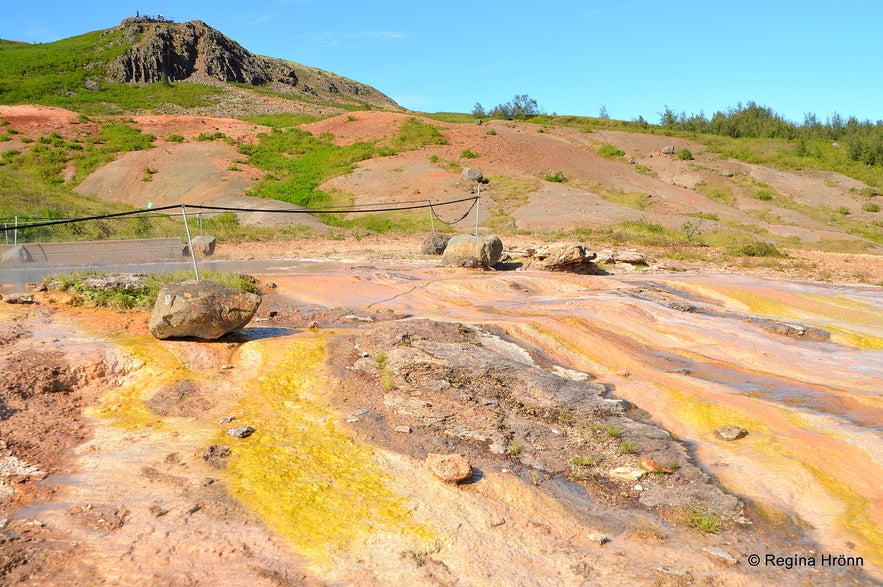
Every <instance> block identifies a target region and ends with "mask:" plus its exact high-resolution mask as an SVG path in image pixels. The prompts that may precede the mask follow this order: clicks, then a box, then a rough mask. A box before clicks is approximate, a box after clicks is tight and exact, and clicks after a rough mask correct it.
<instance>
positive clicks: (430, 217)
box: [426, 200, 435, 236]
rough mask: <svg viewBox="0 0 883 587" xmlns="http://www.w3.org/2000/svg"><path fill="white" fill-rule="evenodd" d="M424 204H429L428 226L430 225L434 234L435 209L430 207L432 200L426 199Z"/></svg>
mask: <svg viewBox="0 0 883 587" xmlns="http://www.w3.org/2000/svg"><path fill="white" fill-rule="evenodd" d="M426 205H427V206H429V226H431V227H432V234H433V236H435V218H433V216H435V210H433V209H432V202H430V201H429V200H426Z"/></svg>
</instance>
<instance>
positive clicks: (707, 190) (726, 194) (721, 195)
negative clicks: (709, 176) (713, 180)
mask: <svg viewBox="0 0 883 587" xmlns="http://www.w3.org/2000/svg"><path fill="white" fill-rule="evenodd" d="M696 190H697V191H698V192H699V193H700V194H702V195H703V196H705V197H706V198H708V199H709V200H714V201H715V202H720V203H721V204H726V205H727V206H732V205H733V204H735V203H736V198H735V197H733V190H732V189H730V188H729V187H727V186H723V185H711V184H708V183H706V182H704V181H700V182H699V183H697V184H696Z"/></svg>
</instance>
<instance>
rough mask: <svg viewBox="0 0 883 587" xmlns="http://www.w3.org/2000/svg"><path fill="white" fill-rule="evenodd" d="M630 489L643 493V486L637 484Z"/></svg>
mask: <svg viewBox="0 0 883 587" xmlns="http://www.w3.org/2000/svg"><path fill="white" fill-rule="evenodd" d="M632 489H634V490H635V491H644V486H643V485H641V484H640V483H638V484H637V485H635V486H634V487H632Z"/></svg>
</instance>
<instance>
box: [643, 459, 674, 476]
mask: <svg viewBox="0 0 883 587" xmlns="http://www.w3.org/2000/svg"><path fill="white" fill-rule="evenodd" d="M641 468H642V469H644V470H646V471H650V472H651V473H672V472H673V471H672V470H671V469H670V468H668V467H663V466H662V465H660V464H659V463H657V462H656V461H654V460H653V459H651V458H650V457H643V458H642V459H641Z"/></svg>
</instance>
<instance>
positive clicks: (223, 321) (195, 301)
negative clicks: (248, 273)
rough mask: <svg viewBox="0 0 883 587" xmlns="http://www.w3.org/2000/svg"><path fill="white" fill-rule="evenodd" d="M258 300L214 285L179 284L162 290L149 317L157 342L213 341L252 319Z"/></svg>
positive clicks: (219, 285) (203, 282)
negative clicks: (177, 340) (171, 340)
mask: <svg viewBox="0 0 883 587" xmlns="http://www.w3.org/2000/svg"><path fill="white" fill-rule="evenodd" d="M260 305H261V298H260V297H259V296H257V295H255V294H253V293H248V292H244V291H240V290H238V289H234V288H232V287H228V286H226V285H222V284H220V283H216V282H214V281H192V280H191V281H182V282H179V283H170V284H168V285H166V286H165V287H163V288H162V289H161V290H160V292H159V295H158V296H157V298H156V305H155V306H154V307H153V314H152V315H151V316H150V333H151V334H152V335H153V336H155V337H156V338H161V339H165V338H200V339H204V340H215V339H217V338H220V337H222V336H224V335H225V334H227V333H228V332H233V331H234V330H238V329H239V328H242V327H243V326H245V325H246V324H248V322H249V321H250V320H251V319H252V317H253V316H254V314H255V312H257V309H258V306H260Z"/></svg>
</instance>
